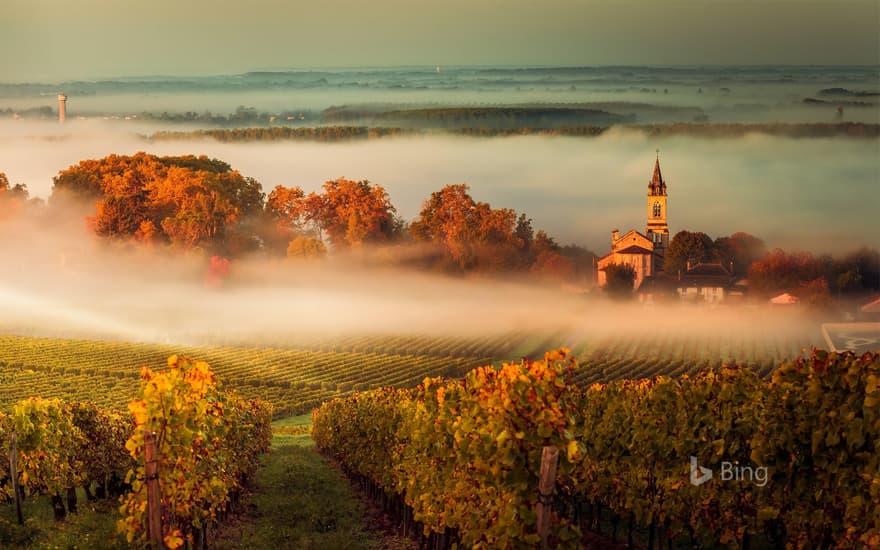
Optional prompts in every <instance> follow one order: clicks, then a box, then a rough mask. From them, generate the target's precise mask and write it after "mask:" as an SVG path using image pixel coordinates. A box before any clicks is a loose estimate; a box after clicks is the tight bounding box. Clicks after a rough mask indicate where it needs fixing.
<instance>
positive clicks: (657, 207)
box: [654, 201, 660, 218]
mask: <svg viewBox="0 0 880 550" xmlns="http://www.w3.org/2000/svg"><path fill="white" fill-rule="evenodd" d="M654 217H655V218H659V217H660V201H654Z"/></svg>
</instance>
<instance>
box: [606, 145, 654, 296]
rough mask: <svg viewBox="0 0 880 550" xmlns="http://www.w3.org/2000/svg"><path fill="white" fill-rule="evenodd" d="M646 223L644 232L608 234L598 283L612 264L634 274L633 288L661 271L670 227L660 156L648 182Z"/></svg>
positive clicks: (615, 231)
mask: <svg viewBox="0 0 880 550" xmlns="http://www.w3.org/2000/svg"><path fill="white" fill-rule="evenodd" d="M647 197H648V198H647V212H646V215H647V216H646V217H647V223H646V226H645V233H644V234H642V233H640V232H638V231H636V230H635V229H631V230H629V231H627V232H626V233H624V234H623V235H621V234H620V231H618V230H617V229H615V230H614V231H612V232H611V252H610V253H608V254H606V255H605V256H603V257H602V258H599V261H598V264H597V268H598V284H599V286H605V283H606V278H605V268H607V267H608V266H609V265H611V264H627V265H630V266H632V267H633V269H634V270H635V272H636V278H635V281H634V287H635V288H639V286H641V284H642V282H643V281H644V280H645V279H649V278H651V277H655V276H656V275H657V274H659V273H661V272H662V271H663V256H664V254H665V252H666V248H667V247H668V246H669V226H668V225H667V211H666V207H667V204H666V198H667V195H666V181H665V180H664V179H663V175H662V173H661V172H660V153H659V151H658V153H657V160H656V161H655V162H654V173H653V175H652V176H651V180H650V181H649V182H648V195H647Z"/></svg>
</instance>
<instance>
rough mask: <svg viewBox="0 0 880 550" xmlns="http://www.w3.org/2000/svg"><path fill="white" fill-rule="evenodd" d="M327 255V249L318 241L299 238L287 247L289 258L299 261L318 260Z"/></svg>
mask: <svg viewBox="0 0 880 550" xmlns="http://www.w3.org/2000/svg"><path fill="white" fill-rule="evenodd" d="M326 254H327V247H326V246H324V243H322V242H321V241H319V240H318V239H313V238H311V237H297V238H295V239H293V240H292V241H290V244H289V245H288V246H287V257H288V258H292V259H298V260H317V259H320V258H323V257H324V255H326Z"/></svg>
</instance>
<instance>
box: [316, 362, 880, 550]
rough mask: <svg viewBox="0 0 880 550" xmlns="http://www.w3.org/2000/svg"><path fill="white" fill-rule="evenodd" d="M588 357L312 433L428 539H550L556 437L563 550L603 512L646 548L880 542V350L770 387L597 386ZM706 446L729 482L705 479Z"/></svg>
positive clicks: (330, 416) (505, 374) (520, 543)
mask: <svg viewBox="0 0 880 550" xmlns="http://www.w3.org/2000/svg"><path fill="white" fill-rule="evenodd" d="M580 368H586V366H580V367H578V366H576V365H575V363H574V362H573V360H572V359H571V358H570V357H569V356H568V353H567V350H560V351H556V352H551V353H548V354H547V355H546V356H545V358H544V360H542V361H523V362H521V363H519V364H507V365H504V366H503V367H502V368H501V369H500V370H496V369H494V368H492V367H482V368H478V369H475V370H473V371H471V372H470V373H469V374H468V375H467V376H466V377H465V378H464V379H463V380H443V379H438V378H428V379H425V380H424V382H423V384H422V385H421V386H419V387H418V388H417V389H414V390H396V389H378V390H373V391H369V392H364V393H359V394H356V395H354V396H351V397H347V398H343V399H335V400H333V401H329V402H327V403H324V404H323V405H322V406H321V407H320V408H319V409H317V410H316V411H315V412H314V413H313V416H312V419H313V429H312V435H313V437H314V439H315V442H316V444H317V446H318V448H319V449H321V450H322V451H323V452H325V453H327V454H329V455H331V456H332V457H334V458H335V459H337V460H339V461H340V462H341V463H342V464H343V465H344V466H345V468H346V469H347V470H348V471H350V472H353V473H355V474H357V475H359V476H363V477H364V478H366V479H368V480H370V481H371V482H372V483H374V484H375V485H376V486H378V487H379V488H381V489H382V490H383V491H384V492H385V493H386V494H387V495H389V496H395V495H397V496H399V497H400V498H402V499H403V500H404V501H405V503H406V505H407V506H409V507H410V509H411V511H412V514H413V518H414V519H415V520H416V521H417V522H419V523H421V524H422V525H423V527H424V530H425V534H426V535H427V534H428V533H431V532H433V533H445V534H448V533H449V532H452V533H453V534H454V536H456V537H457V538H458V540H460V542H461V544H462V545H463V546H464V547H468V548H534V547H535V546H536V545H537V543H538V536H537V526H536V515H535V509H536V505H537V502H538V498H539V496H538V479H539V475H538V474H539V471H540V462H541V453H542V448H543V447H544V446H545V445H553V446H556V447H557V448H558V449H559V451H560V453H559V465H558V468H557V472H556V491H555V495H554V497H553V498H554V514H553V518H552V522H551V527H550V542H551V546H552V547H557V548H583V547H584V546H585V544H584V540H582V538H581V537H582V533H583V532H584V530H590V529H597V528H604V524H603V523H602V522H601V519H604V520H605V522H608V521H610V522H611V523H612V524H614V525H617V524H618V523H623V524H629V525H630V526H633V527H636V528H639V529H640V530H642V532H643V533H644V532H645V531H647V535H648V540H649V542H648V545H647V547H648V548H654V547H667V546H668V547H689V548H693V547H700V548H709V547H713V548H714V547H719V546H723V547H749V546H750V540H752V541H755V540H757V541H761V539H762V538H765V540H766V539H769V541H770V542H773V543H774V544H775V545H776V546H779V547H790V548H807V547H821V548H841V549H843V548H880V447H878V445H880V443H878V442H880V356H878V355H877V354H870V353H868V354H864V355H862V356H856V355H854V354H852V353H842V354H834V353H827V352H824V351H822V350H814V352H813V354H812V356H811V357H809V358H800V359H797V360H795V361H792V362H789V363H786V364H783V365H781V366H779V367H778V368H777V369H776V370H775V371H774V372H773V375H772V377H771V379H770V380H765V379H761V378H760V377H759V376H758V375H757V374H756V373H755V372H754V371H752V370H751V369H749V368H743V367H736V366H725V367H721V368H719V369H708V370H704V371H701V372H698V373H696V374H694V375H684V376H681V377H678V378H669V377H665V376H657V377H655V378H652V379H642V380H619V381H615V382H612V383H608V384H593V385H591V386H590V387H588V388H582V387H578V386H577V385H576V384H573V383H572V376H573V373H574V372H576V371H577V369H580ZM691 457H695V458H696V459H697V460H698V461H699V464H701V465H703V466H705V467H708V468H711V469H712V470H713V471H714V472H715V477H716V479H714V480H710V481H708V482H707V483H705V484H702V485H696V484H694V483H691V482H690V481H689V473H690V470H689V467H690V458H691ZM725 462H728V463H732V464H737V465H741V466H750V467H764V468H767V476H766V477H765V478H764V481H763V485H762V484H761V483H762V482H761V481H760V480H757V479H754V480H746V479H742V478H741V479H738V480H724V479H719V478H720V477H721V474H720V472H722V471H723V468H724V466H723V464H724V463H725ZM756 482H757V483H756ZM587 509H589V510H591V513H590V518H593V519H595V514H596V511H597V510H598V511H600V513H601V511H603V510H604V517H601V516H600V518H599V519H596V521H595V523H591V521H592V519H591V520H590V521H586V519H587V518H585V517H584V516H585V515H586V514H584V513H583V511H584V510H587ZM614 531H615V532H617V529H616V528H615V529H614Z"/></svg>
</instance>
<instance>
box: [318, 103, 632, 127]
mask: <svg viewBox="0 0 880 550" xmlns="http://www.w3.org/2000/svg"><path fill="white" fill-rule="evenodd" d="M321 118H322V120H324V122H330V123H334V122H337V123H338V122H343V123H345V122H357V121H369V122H370V123H377V124H380V125H391V126H401V127H404V128H411V127H416V128H473V127H477V128H498V129H518V128H523V127H526V128H528V127H531V128H558V127H562V126H572V125H595V126H608V125H611V124H622V123H631V122H635V121H636V117H635V115H633V114H616V113H610V112H608V111H603V110H601V109H590V108H581V107H551V106H547V107H536V106H508V107H436V108H425V109H400V110H390V111H384V112H379V113H370V112H368V111H363V110H360V109H359V108H357V107H355V108H349V107H331V108H329V109H325V110H324V111H323V112H322V113H321Z"/></svg>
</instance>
